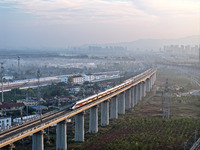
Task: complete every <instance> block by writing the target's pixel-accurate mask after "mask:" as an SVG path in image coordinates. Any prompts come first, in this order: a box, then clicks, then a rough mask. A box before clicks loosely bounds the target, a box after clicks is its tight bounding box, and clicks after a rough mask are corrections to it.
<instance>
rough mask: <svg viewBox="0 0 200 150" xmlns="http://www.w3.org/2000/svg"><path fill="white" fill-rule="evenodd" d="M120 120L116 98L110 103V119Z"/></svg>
mask: <svg viewBox="0 0 200 150" xmlns="http://www.w3.org/2000/svg"><path fill="white" fill-rule="evenodd" d="M117 118H118V96H115V97H113V98H112V99H111V101H110V119H117Z"/></svg>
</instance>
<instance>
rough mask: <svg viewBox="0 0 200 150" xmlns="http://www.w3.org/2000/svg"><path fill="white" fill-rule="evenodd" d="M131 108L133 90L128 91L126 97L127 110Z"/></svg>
mask: <svg viewBox="0 0 200 150" xmlns="http://www.w3.org/2000/svg"><path fill="white" fill-rule="evenodd" d="M130 108H131V90H130V89H128V90H126V95H125V109H126V110H128V109H130Z"/></svg>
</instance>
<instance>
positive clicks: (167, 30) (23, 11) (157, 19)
mask: <svg viewBox="0 0 200 150" xmlns="http://www.w3.org/2000/svg"><path fill="white" fill-rule="evenodd" d="M0 12H1V13H0V18H1V19H0V22H1V28H0V45H1V46H0V47H1V48H15V47H30V48H31V47H50V48H51V47H68V46H80V45H84V44H102V43H116V42H126V41H134V40H137V39H168V38H180V37H186V36H191V35H199V34H200V2H199V1H198V0H182V1H179V0H170V1H167V2H166V1H164V0H159V1H158V0H152V1H147V0H140V1H139V0H135V1H130V0H123V1H122V0H117V1H114V0H95V1H89V0H76V1H70V0H57V1H55V0H49V1H48V0H31V1H26V0H1V1H0Z"/></svg>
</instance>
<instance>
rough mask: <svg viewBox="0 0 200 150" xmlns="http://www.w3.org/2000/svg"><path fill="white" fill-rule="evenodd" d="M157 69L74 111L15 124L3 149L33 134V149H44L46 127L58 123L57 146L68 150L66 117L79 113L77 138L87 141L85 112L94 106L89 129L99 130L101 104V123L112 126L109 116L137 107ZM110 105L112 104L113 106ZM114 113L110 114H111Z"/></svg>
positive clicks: (0, 143)
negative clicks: (99, 108)
mask: <svg viewBox="0 0 200 150" xmlns="http://www.w3.org/2000/svg"><path fill="white" fill-rule="evenodd" d="M156 71H157V70H156V69H153V68H151V69H148V70H146V71H145V72H143V73H141V74H139V75H137V76H134V77H132V78H130V79H128V80H126V81H125V82H124V83H122V84H120V85H118V86H116V87H114V88H112V89H109V90H107V91H104V92H102V93H99V94H97V95H94V96H91V97H89V98H86V100H82V103H81V104H78V103H77V105H76V107H75V108H74V109H73V110H69V107H63V108H62V109H60V110H59V111H52V112H49V113H46V114H43V115H42V116H41V117H40V116H39V117H36V118H34V119H31V120H28V121H26V122H22V123H20V124H17V125H15V126H11V127H9V128H6V129H4V130H1V132H0V148H3V147H5V146H7V147H8V145H11V146H10V147H11V148H12V144H13V143H14V142H16V141H18V140H20V139H23V138H25V137H27V136H30V135H32V149H33V150H43V149H44V143H43V141H44V140H43V130H44V129H45V128H48V127H49V126H52V125H54V124H57V127H56V149H57V150H59V149H60V150H61V149H63V150H66V149H67V134H66V131H67V130H66V128H67V125H66V124H67V123H66V119H67V118H70V117H72V116H75V139H74V140H75V141H80V142H84V112H85V110H88V109H90V117H89V132H90V133H97V132H98V107H97V106H98V105H99V104H100V105H101V126H107V125H109V119H117V118H118V114H120V115H123V114H125V110H128V109H130V108H132V107H134V106H135V105H136V104H137V102H138V101H140V100H141V99H142V97H145V95H146V92H149V91H150V90H151V88H152V86H153V84H154V82H155V80H156ZM109 105H110V106H109ZM109 114H110V115H109Z"/></svg>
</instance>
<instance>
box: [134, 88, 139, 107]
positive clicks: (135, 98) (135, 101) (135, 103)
mask: <svg viewBox="0 0 200 150" xmlns="http://www.w3.org/2000/svg"><path fill="white" fill-rule="evenodd" d="M137 90H138V88H137V85H135V87H134V105H137V96H138V91H137Z"/></svg>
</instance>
